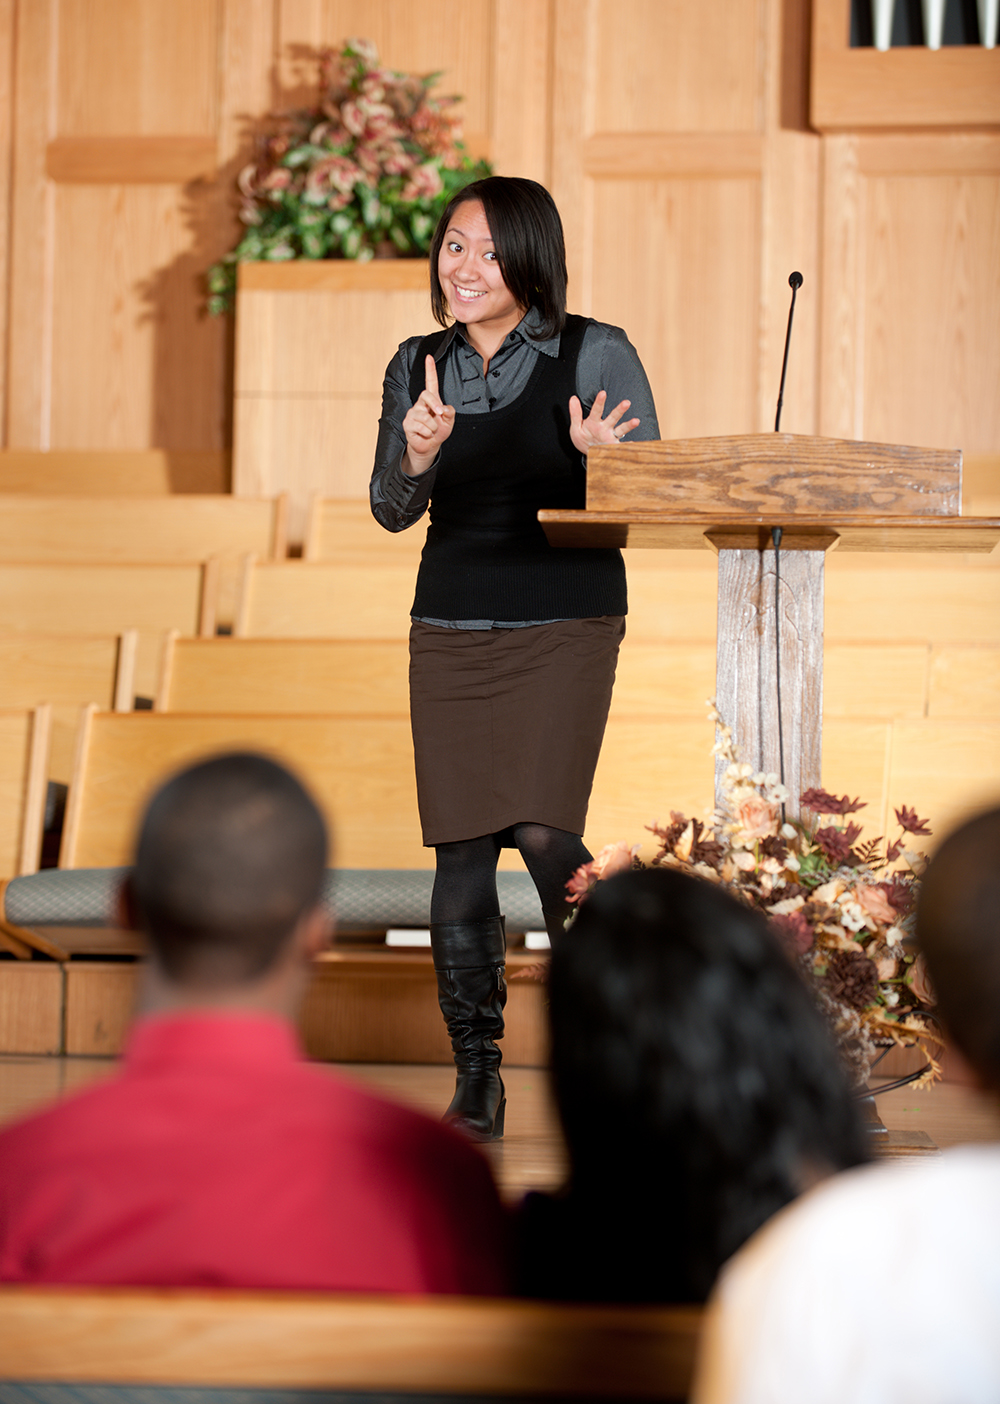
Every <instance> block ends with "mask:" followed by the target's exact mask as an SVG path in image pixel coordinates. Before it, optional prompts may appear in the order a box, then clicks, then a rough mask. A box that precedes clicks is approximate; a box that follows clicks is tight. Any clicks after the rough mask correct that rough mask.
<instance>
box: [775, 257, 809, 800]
mask: <svg viewBox="0 0 1000 1404" xmlns="http://www.w3.org/2000/svg"><path fill="white" fill-rule="evenodd" d="M788 286H789V287H790V288H791V290H792V302H791V306H790V307H789V309H788V327H787V329H786V331H785V354H784V357H783V358H782V362H781V384H780V386H779V387H778V408H777V412H776V413H775V416H774V432H775V433H776V434H777V432H778V428H779V426H780V424H781V406H782V404H783V403H784V399H785V375H786V373H787V371H788V343H789V342H790V341H791V339H792V318H793V316H794V315H795V294H796V293H797V292H798V290H799V288H801V286H802V274H801V273H791V274H789V278H788ZM781 537H782V529H781V527H779V526H776V527H772V528H771V542H772V545H773V546H774V682H775V691H776V694H777V698H776V700H777V704H778V772H779V778H780V780H781V783H782V785H784V783H785V735H784V728H783V726H782V723H781V608H780V601H779V598H778V591H779V587H780V585H781ZM781 822H782V824H784V822H785V806H784V803H782V806H781Z"/></svg>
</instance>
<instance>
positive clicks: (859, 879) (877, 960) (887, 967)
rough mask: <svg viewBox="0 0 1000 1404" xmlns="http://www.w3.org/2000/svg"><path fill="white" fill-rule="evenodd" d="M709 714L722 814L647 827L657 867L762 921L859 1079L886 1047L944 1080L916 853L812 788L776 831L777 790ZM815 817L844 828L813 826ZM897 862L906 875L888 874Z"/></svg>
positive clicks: (908, 822)
mask: <svg viewBox="0 0 1000 1404" xmlns="http://www.w3.org/2000/svg"><path fill="white" fill-rule="evenodd" d="M710 707H711V711H710V715H711V716H712V718H713V720H714V721H715V723H716V726H717V733H716V744H715V754H717V755H718V756H720V757H721V759H722V761H723V763H724V764H723V766H722V785H721V789H722V795H721V800H720V804H719V809H718V812H717V813H716V814H714V815H713V816H712V818H711V819H709V820H707V821H702V820H700V819H689V818H688V817H687V816H686V815H684V814H680V813H677V812H676V811H671V814H670V823H669V824H666V825H661V824H654V825H652V826H651V829H652V832H653V834H654V835H655V836H656V838H657V840H658V842H659V844H660V848H659V851H658V852H657V854H656V855H655V857H654V858H653V860H652V861H653V865H654V866H656V865H663V866H666V867H671V868H676V869H678V870H680V871H682V872H687V873H691V874H692V875H694V876H696V877H700V878H703V879H705V880H707V881H712V882H714V883H717V884H720V885H722V886H723V887H724V888H726V889H727V890H728V891H729V892H731V893H732V895H733V896H734V897H736V898H737V899H738V900H740V901H742V902H745V903H746V904H747V905H748V906H750V907H754V908H756V909H757V910H759V911H761V912H763V914H764V915H765V916H766V917H767V919H768V921H769V922H770V924H771V927H772V929H773V930H774V931H775V933H776V934H777V936H778V938H779V939H780V940H781V941H782V943H783V945H784V946H785V948H786V950H788V952H789V954H790V955H791V956H792V957H793V959H794V960H796V961H797V962H798V964H799V966H800V968H802V969H803V970H804V971H805V972H806V973H807V974H808V976H809V978H810V979H811V981H812V985H813V989H814V991H815V993H816V998H817V1001H818V1003H819V1005H820V1007H821V1009H822V1010H823V1011H824V1012H825V1014H826V1016H827V1018H828V1019H829V1022H830V1023H831V1026H832V1027H833V1028H834V1031H835V1034H836V1037H837V1039H838V1041H839V1043H840V1046H841V1052H842V1055H843V1057H844V1059H845V1062H846V1063H847V1064H848V1065H849V1067H850V1068H851V1070H852V1074H853V1075H854V1076H855V1077H856V1079H857V1080H858V1081H863V1079H864V1077H865V1076H866V1075H867V1070H868V1067H869V1066H870V1063H871V1060H872V1057H873V1056H874V1051H875V1045H876V1042H881V1043H885V1041H886V1040H892V1041H893V1042H896V1043H901V1044H904V1045H908V1046H912V1045H913V1044H919V1046H920V1047H921V1049H922V1050H923V1052H924V1054H925V1055H926V1057H927V1059H928V1064H929V1069H930V1070H929V1072H928V1074H927V1079H928V1080H933V1079H934V1078H936V1077H938V1076H940V1068H939V1066H938V1064H937V1062H936V1060H935V1058H934V1056H933V1053H932V1052H931V1050H930V1049H929V1048H928V1046H927V1042H928V1041H929V1042H930V1043H931V1044H932V1045H933V1044H937V1043H939V1041H940V1040H939V1038H938V1037H937V1036H936V1035H935V1033H934V1031H933V1026H932V1025H931V1024H929V1023H928V1021H927V1019H926V1017H925V1011H927V1010H928V1009H930V1008H931V1007H932V1006H933V990H932V989H931V987H930V982H929V981H928V980H927V976H926V970H925V968H924V967H923V964H922V960H921V958H920V957H915V956H914V953H913V951H912V949H911V947H910V944H909V942H908V939H907V938H908V937H909V936H910V935H911V934H912V930H913V925H914V911H915V906H916V892H917V884H918V880H919V875H920V873H921V872H922V871H923V866H924V864H925V862H926V860H925V859H924V857H923V855H921V854H918V853H913V852H910V851H904V850H903V847H902V838H899V839H894V840H893V841H892V842H889V843H887V842H886V841H885V840H884V839H882V838H877V839H869V840H866V841H865V842H864V843H860V844H859V840H860V837H861V827H860V825H858V824H857V823H854V822H846V823H844V822H843V821H844V820H845V819H846V816H847V815H850V814H855V813H857V811H858V810H860V809H864V808H865V807H866V806H865V803H864V801H863V800H861V799H859V798H854V799H852V798H850V797H849V796H847V795H841V796H837V795H832V794H830V793H829V791H827V790H822V789H818V788H814V789H810V790H806V791H804V792H803V794H802V796H801V803H802V806H803V810H804V811H806V813H805V814H804V816H803V818H802V819H799V820H794V821H788V822H786V823H783V824H782V823H781V822H780V805H781V795H782V793H784V791H783V787H782V786H781V785H780V784H779V783H778V779H777V777H776V776H775V775H773V774H768V773H764V772H761V771H754V769H753V768H752V767H751V766H749V765H747V764H746V763H745V762H744V761H742V760H741V759H740V757H739V755H738V754H737V752H736V749H735V745H734V742H733V734H732V730H731V729H730V728H729V727H728V726H726V725H725V723H724V721H723V719H722V717H721V716H720V714H719V712H718V710H717V709H716V708H715V705H714V703H713V704H710ZM810 814H811V815H816V816H819V817H820V819H825V820H830V819H835V820H837V819H839V820H840V821H841V823H839V824H838V823H830V822H817V820H814V819H811V818H810ZM896 817H897V819H898V820H899V824H900V827H901V829H902V831H903V833H904V834H905V833H913V834H919V835H921V836H923V835H924V834H926V833H928V832H929V830H928V828H927V825H926V823H925V821H924V820H922V819H918V818H917V815H916V813H915V811H913V810H911V809H907V808H906V807H905V806H904V807H902V808H900V809H899V810H897V811H896ZM609 853H611V854H614V853H617V854H618V855H619V857H618V858H617V859H615V870H619V869H620V868H621V867H624V866H627V865H628V862H631V863H632V864H638V860H637V859H636V857H635V853H636V850H635V849H627V846H626V845H625V844H617V845H611V846H610V848H609V849H605V850H604V851H603V853H602V854H600V855H598V859H595V860H594V862H593V863H591V864H586V865H585V866H584V867H583V868H581V869H580V870H579V871H578V872H577V873H576V874H574V876H573V878H572V879H571V880H570V882H569V883H568V884H567V886H568V888H569V891H570V894H571V896H570V900H571V901H578V900H579V899H580V898H581V897H582V896H585V895H586V893H587V892H588V891H589V890H590V888H591V887H592V886H593V884H594V883H595V882H596V881H598V879H599V877H600V875H601V874H600V873H598V872H597V871H596V867H597V864H598V862H599V860H602V859H603V858H604V855H605V854H609ZM625 854H628V860H627V861H626V862H623V861H622V858H623V857H624V855H625ZM900 859H902V863H903V866H894V865H896V864H897V863H898V862H899V860H900ZM638 865H639V866H641V864H638ZM602 866H606V864H603V863H602Z"/></svg>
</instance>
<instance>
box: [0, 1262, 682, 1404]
mask: <svg viewBox="0 0 1000 1404" xmlns="http://www.w3.org/2000/svg"><path fill="white" fill-rule="evenodd" d="M702 1314H703V1313H702V1310H701V1309H700V1308H698V1307H646V1306H636V1307H604V1306H583V1305H581V1306H562V1305H557V1304H550V1303H539V1302H521V1301H500V1300H489V1299H476V1298H471V1297H467V1298H458V1297H388V1296H386V1297H374V1296H368V1297H360V1296H349V1295H333V1294H326V1293H313V1294H307V1293H295V1292H288V1293H276V1292H236V1291H213V1292H205V1291H201V1292H198V1291H185V1290H180V1289H161V1290H149V1289H142V1288H58V1287H44V1288H32V1287H11V1286H7V1287H0V1380H8V1381H12V1382H13V1381H17V1382H23V1383H25V1384H29V1383H30V1382H31V1381H46V1382H56V1381H63V1382H66V1383H67V1384H73V1385H77V1386H84V1385H85V1384H87V1383H88V1382H93V1383H99V1384H101V1385H120V1386H121V1385H133V1386H139V1385H144V1386H156V1385H161V1386H173V1387H175V1388H177V1387H180V1386H200V1387H201V1388H206V1389H207V1388H215V1389H225V1388H230V1389H236V1388H239V1389H243V1390H246V1389H251V1388H254V1387H256V1388H259V1389H286V1390H292V1389H294V1390H323V1391H324V1394H323V1398H324V1399H331V1400H335V1399H337V1397H338V1395H340V1394H344V1395H347V1394H351V1395H352V1396H353V1395H354V1393H355V1392H362V1391H367V1392H371V1393H372V1394H374V1395H377V1397H378V1398H379V1399H380V1400H384V1401H387V1402H388V1401H389V1400H394V1399H397V1398H398V1399H400V1400H403V1399H405V1398H407V1396H413V1395H423V1396H425V1397H426V1396H433V1397H441V1396H457V1397H458V1398H459V1399H461V1398H477V1397H481V1396H484V1397H486V1398H490V1399H507V1398H511V1399H514V1398H517V1399H528V1400H530V1399H548V1398H553V1399H557V1398H562V1399H566V1398H574V1397H581V1398H586V1399H592V1400H599V1399H659V1400H682V1399H685V1398H686V1397H687V1394H688V1391H689V1388H690V1385H691V1381H692V1377H693V1373H694V1366H695V1358H696V1354H697V1348H698V1339H699V1333H700V1330H701V1321H702ZM144 1397H148V1396H144ZM241 1397H242V1396H241ZM84 1398H87V1396H86V1395H85V1396H84Z"/></svg>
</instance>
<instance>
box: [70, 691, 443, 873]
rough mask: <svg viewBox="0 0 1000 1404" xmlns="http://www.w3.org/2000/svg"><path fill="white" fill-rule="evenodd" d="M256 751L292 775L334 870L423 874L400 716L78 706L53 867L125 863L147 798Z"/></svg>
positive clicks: (404, 722) (406, 736)
mask: <svg viewBox="0 0 1000 1404" xmlns="http://www.w3.org/2000/svg"><path fill="white" fill-rule="evenodd" d="M247 749H249V750H256V751H263V752H265V753H267V754H269V755H273V756H275V757H277V759H278V760H280V761H282V762H283V763H284V764H286V765H288V766H289V767H290V768H291V769H292V770H294V771H296V772H297V773H298V774H299V775H301V776H302V777H303V779H304V780H305V782H306V783H307V784H308V785H309V786H310V788H311V789H312V792H313V794H314V795H315V797H316V800H317V802H318V803H319V805H320V807H321V809H322V810H323V812H324V813H325V815H326V817H327V822H328V823H329V825H330V828H331V832H332V834H333V844H334V855H335V861H336V864H337V866H339V867H344V868H426V867H427V851H426V850H425V849H424V848H423V847H422V845H421V842H420V827H419V823H418V820H417V800H416V786H415V782H414V777H413V754H412V742H411V738H410V724H409V720H408V719H407V718H406V717H405V716H402V717H391V716H390V717H377V716H376V717H373V716H364V715H362V716H340V717H318V716H301V715H300V716H274V715H267V716H265V715H244V716H232V715H227V716H206V715H201V714H196V715H191V714H180V713H177V714H171V713H156V712H132V713H130V714H128V715H125V714H118V713H114V712H98V711H96V709H94V708H87V709H86V710H85V713H84V716H83V720H82V722H81V726H80V743H79V746H78V750H77V759H76V764H75V766H74V772H73V780H72V782H71V784H70V790H69V797H68V800H67V805H66V821H65V825H64V828H63V839H62V849H61V852H60V857H59V866H60V867H61V868H106V867H116V866H118V865H120V864H127V863H129V862H130V861H131V845H132V841H133V837H134V834H135V828H136V824H137V822H138V820H139V817H140V815H141V813H142V810H143V807H144V805H145V803H146V801H147V800H148V798H149V796H150V794H151V793H152V791H153V790H154V789H155V788H156V787H157V786H158V785H160V784H161V783H162V782H163V781H164V780H165V779H166V778H167V777H168V776H169V775H171V774H172V773H173V772H174V771H176V770H177V769H179V768H181V767H182V766H184V765H188V764H190V763H191V762H193V761H195V760H198V759H202V758H203V757H205V756H209V755H213V754H218V753H219V752H222V751H233V750H247Z"/></svg>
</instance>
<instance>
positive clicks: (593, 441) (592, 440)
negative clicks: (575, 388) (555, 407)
mask: <svg viewBox="0 0 1000 1404" xmlns="http://www.w3.org/2000/svg"><path fill="white" fill-rule="evenodd" d="M607 398H608V397H607V394H606V393H605V392H604V391H603V390H599V391H598V392H597V397H596V399H595V400H594V404H593V408H592V409H591V411H590V413H589V414H588V415H587V418H586V419H584V417H583V406H582V405H581V403H580V397H579V395H571V396H570V400H569V436H570V438H571V439H572V440H573V447H574V448H577V449H579V451H580V452H581V453H589V452H590V450H591V449H592V448H596V447H597V445H598V444H617V443H619V442H620V441H621V440H622V439H623V438H624V437H625V435H626V434H627V433H629V431H630V430H632V429H634V428H635V427H636V425H637V424H638V423H639V421H638V420H637V419H629V420H626V421H625V423H624V424H620V423H619V422H618V421H619V420H620V419H621V417H622V415H623V414H624V413H625V411H626V410H627V409H628V408H629V406H630V405H631V403H632V401H631V400H622V401H621V403H620V404H617V405H615V407H614V409H613V410H612V411H611V413H610V414H609V415H608V416H607V417H606V418H603V419H602V418H601V416H602V415H603V414H604V402H605V401H606V400H607Z"/></svg>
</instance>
